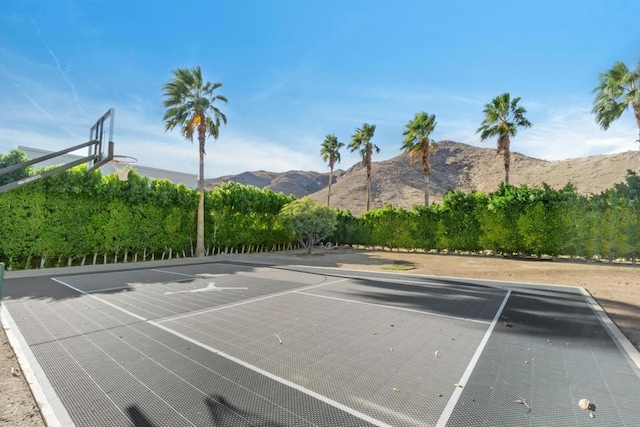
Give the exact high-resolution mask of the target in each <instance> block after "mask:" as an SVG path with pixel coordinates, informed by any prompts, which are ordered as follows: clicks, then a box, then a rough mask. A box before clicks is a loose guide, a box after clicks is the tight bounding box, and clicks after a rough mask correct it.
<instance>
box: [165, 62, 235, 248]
mask: <svg viewBox="0 0 640 427" xmlns="http://www.w3.org/2000/svg"><path fill="white" fill-rule="evenodd" d="M173 74H174V79H173V80H171V81H170V82H168V83H166V84H165V85H164V95H165V97H166V98H165V100H164V102H163V106H164V107H165V108H166V111H165V113H164V117H163V120H164V121H165V122H166V129H165V131H169V130H172V129H173V128H175V127H176V126H180V131H181V132H182V135H183V136H184V137H185V138H186V139H188V140H189V141H192V142H193V136H194V133H196V130H197V133H198V144H199V153H200V170H199V175H198V190H199V192H200V199H199V201H198V221H197V228H196V253H195V255H196V256H198V257H200V256H204V253H205V249H204V155H205V154H206V152H205V139H206V137H207V136H211V137H213V139H218V136H219V133H220V121H222V122H224V123H225V124H226V123H227V118H226V116H225V115H224V114H223V113H222V112H221V111H220V110H219V109H218V108H217V107H216V106H215V105H214V104H215V102H216V101H221V102H227V98H225V97H224V96H222V95H218V94H214V91H215V90H216V89H218V88H220V87H221V86H222V83H211V82H204V81H203V79H202V72H201V71H200V67H194V68H192V69H188V68H178V69H176V70H174V71H173Z"/></svg>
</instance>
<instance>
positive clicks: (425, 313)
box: [296, 291, 491, 325]
mask: <svg viewBox="0 0 640 427" xmlns="http://www.w3.org/2000/svg"><path fill="white" fill-rule="evenodd" d="M296 294H300V295H308V296H310V297H316V298H326V299H332V300H336V301H343V302H348V303H353V304H364V305H372V306H374V307H382V308H390V309H392V310H401V311H410V312H412V313H420V314H424V315H427V316H436V317H445V318H447V319H454V320H464V321H466V322H476V323H483V324H485V325H488V324H490V323H491V322H488V321H486V320H476V319H469V318H467V317H457V316H448V315H446V314H440V313H432V312H430V311H423V310H415V309H413V308H404V307H394V306H392V305H385V304H376V303H373V302H366V301H356V300H352V299H346V298H337V297H330V296H327V295H318V294H310V293H307V292H301V291H297V292H296Z"/></svg>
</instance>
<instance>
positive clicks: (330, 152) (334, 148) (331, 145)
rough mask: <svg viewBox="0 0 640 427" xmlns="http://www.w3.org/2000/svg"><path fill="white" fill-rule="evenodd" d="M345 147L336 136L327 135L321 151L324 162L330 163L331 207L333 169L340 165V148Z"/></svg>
mask: <svg viewBox="0 0 640 427" xmlns="http://www.w3.org/2000/svg"><path fill="white" fill-rule="evenodd" d="M342 147H344V143H342V142H339V141H338V137H337V136H335V135H334V134H330V135H327V137H326V138H325V139H324V142H323V143H322V148H321V149H320V155H321V156H322V160H324V161H325V162H326V161H328V162H329V168H331V171H330V172H329V188H328V191H327V206H330V201H331V183H332V182H333V167H334V166H335V164H336V163H340V148H342Z"/></svg>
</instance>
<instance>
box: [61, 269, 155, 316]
mask: <svg viewBox="0 0 640 427" xmlns="http://www.w3.org/2000/svg"><path fill="white" fill-rule="evenodd" d="M51 280H53V281H54V282H56V283H60V284H61V285H64V286H66V287H67V288H70V289H73V290H74V291H76V292H80V293H81V294H83V295H88V296H90V297H91V298H95V299H97V300H98V301H100V302H103V303H105V304H107V305H108V306H109V307H113V308H115V309H116V310H120V311H122V312H123V313H127V314H128V315H130V316H133V317H135V318H136V319H138V320H142V321H143V322H146V321H147V319H145V318H144V317H142V316H138V315H137V314H135V313H132V312H130V311H129V310H125V309H124V308H122V307H118V306H117V305H115V304H111V303H110V302H109V301H105V300H103V299H102V298H99V297H97V296H95V295H93V294H90V293H88V292H86V291H83V290H82V289H78V288H76V287H75V286H71V285H70V284H68V283H65V282H63V281H62V280H60V279H56V278H55V277H52V278H51Z"/></svg>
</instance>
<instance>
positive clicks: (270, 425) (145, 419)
mask: <svg viewBox="0 0 640 427" xmlns="http://www.w3.org/2000/svg"><path fill="white" fill-rule="evenodd" d="M204 403H205V406H206V407H207V408H208V410H209V417H210V418H211V425H212V426H221V427H222V426H228V425H238V422H239V420H242V421H241V422H243V423H244V424H246V425H252V426H260V427H287V426H286V425H285V424H281V423H279V422H276V421H273V420H268V419H266V418H264V417H261V416H260V415H258V414H255V413H253V412H251V411H248V410H246V409H242V408H240V407H239V406H237V405H234V404H232V403H230V402H229V401H228V400H227V399H226V398H225V397H224V396H221V395H213V396H211V397H207V398H206V399H205V400H204ZM126 412H127V417H129V419H130V420H131V422H132V423H133V425H134V426H135V427H160V426H162V425H163V420H155V421H154V420H152V417H151V416H150V415H147V414H145V413H144V412H143V411H142V409H140V408H139V407H138V406H137V405H131V406H128V407H127V408H126Z"/></svg>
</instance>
